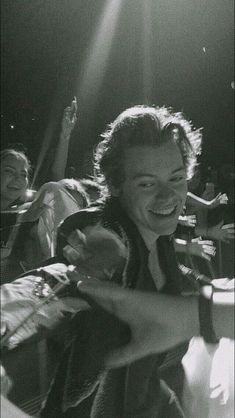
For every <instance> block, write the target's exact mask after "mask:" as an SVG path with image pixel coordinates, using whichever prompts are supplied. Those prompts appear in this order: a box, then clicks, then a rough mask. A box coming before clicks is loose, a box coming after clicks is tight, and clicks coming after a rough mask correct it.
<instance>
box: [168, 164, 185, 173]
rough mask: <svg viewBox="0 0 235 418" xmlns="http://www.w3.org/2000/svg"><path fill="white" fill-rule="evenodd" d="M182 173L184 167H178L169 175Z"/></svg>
mask: <svg viewBox="0 0 235 418" xmlns="http://www.w3.org/2000/svg"><path fill="white" fill-rule="evenodd" d="M182 171H185V168H184V166H182V167H179V168H175V170H173V171H172V173H171V174H177V173H181V172H182Z"/></svg>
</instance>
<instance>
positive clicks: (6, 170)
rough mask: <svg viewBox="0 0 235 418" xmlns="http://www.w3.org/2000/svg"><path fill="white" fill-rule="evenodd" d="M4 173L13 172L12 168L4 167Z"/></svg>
mask: <svg viewBox="0 0 235 418" xmlns="http://www.w3.org/2000/svg"><path fill="white" fill-rule="evenodd" d="M4 171H5V173H8V174H14V170H12V169H11V168H5V170H4Z"/></svg>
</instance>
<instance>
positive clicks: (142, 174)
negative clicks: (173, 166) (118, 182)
mask: <svg viewBox="0 0 235 418" xmlns="http://www.w3.org/2000/svg"><path fill="white" fill-rule="evenodd" d="M141 177H151V178H152V179H153V178H155V177H156V176H155V175H154V174H150V173H138V174H135V175H134V176H133V180H136V179H139V178H141Z"/></svg>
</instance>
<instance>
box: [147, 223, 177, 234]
mask: <svg viewBox="0 0 235 418" xmlns="http://www.w3.org/2000/svg"><path fill="white" fill-rule="evenodd" d="M176 228H177V222H160V223H159V224H155V225H153V228H152V230H153V231H154V232H156V234H158V235H171V234H173V233H174V232H175V230H176Z"/></svg>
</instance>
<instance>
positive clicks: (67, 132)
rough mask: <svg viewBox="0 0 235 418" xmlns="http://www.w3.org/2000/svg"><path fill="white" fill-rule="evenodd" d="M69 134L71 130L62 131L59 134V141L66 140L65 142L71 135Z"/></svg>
mask: <svg viewBox="0 0 235 418" xmlns="http://www.w3.org/2000/svg"><path fill="white" fill-rule="evenodd" d="M71 132H72V129H70V130H62V132H61V134H60V137H61V139H64V140H66V139H67V140H69V138H70V135H71Z"/></svg>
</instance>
